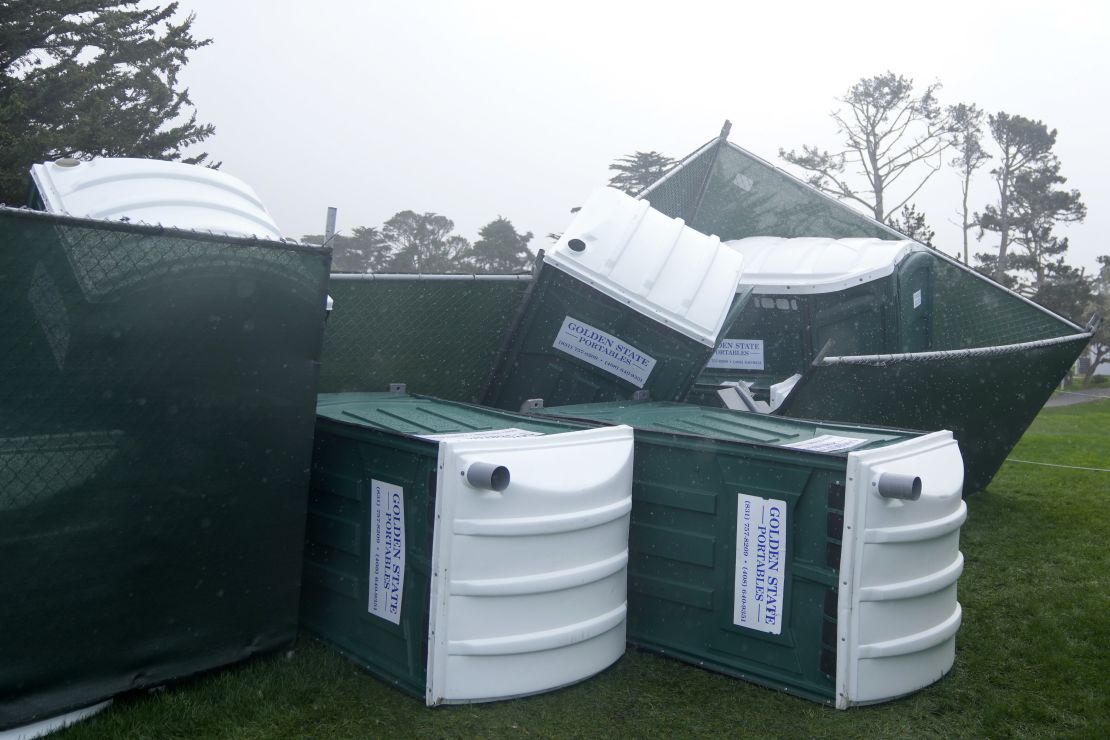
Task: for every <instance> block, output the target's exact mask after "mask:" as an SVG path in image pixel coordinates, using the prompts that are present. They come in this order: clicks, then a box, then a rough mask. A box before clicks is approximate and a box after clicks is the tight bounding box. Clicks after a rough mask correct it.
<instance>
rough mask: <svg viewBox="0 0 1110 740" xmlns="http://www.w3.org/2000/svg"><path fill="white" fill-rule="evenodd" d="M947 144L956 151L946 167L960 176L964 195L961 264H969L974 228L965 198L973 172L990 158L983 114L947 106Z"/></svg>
mask: <svg viewBox="0 0 1110 740" xmlns="http://www.w3.org/2000/svg"><path fill="white" fill-rule="evenodd" d="M948 119H949V126H950V127H949V134H948V135H949V144H951V146H952V148H953V149H954V150H955V151H956V155H955V156H954V157H952V160H951V161H950V162H949V164H950V165H951V166H952V167H954V168H955V169H956V172H957V174H958V175H959V176H960V193H961V194H962V196H963V200H962V201H961V207H960V219H961V221H960V228H961V229H962V231H963V243H964V264H968V263H969V261H970V254H969V248H968V233H969V232H970V231H971V229H972V228H974V227H975V219H974V218H973V217H972V215H971V210H970V208H969V207H968V203H967V198H968V193H969V191H970V189H971V178H972V176H973V175H974V174H975V171H976V170H977V169H979V168H980V167H982V166H983V165H984V164H986V161H987V160H988V159H990V158H991V155H989V154H987V152H986V150H985V149H983V111H981V110H979V108H977V107H976V106H975V105H969V104H967V103H959V104H958V105H951V106H949V107H948Z"/></svg>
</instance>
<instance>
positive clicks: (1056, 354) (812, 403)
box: [689, 237, 1090, 492]
mask: <svg viewBox="0 0 1110 740" xmlns="http://www.w3.org/2000/svg"><path fill="white" fill-rule="evenodd" d="M728 244H729V246H731V247H732V248H734V249H736V250H737V251H739V252H740V253H741V254H742V255H743V256H744V265H745V270H744V276H743V277H742V279H741V286H742V290H743V291H744V292H743V295H744V296H745V298H746V302H745V303H744V305H743V307H742V310H741V311H740V312H739V314H738V316H737V318H736V320H735V322H734V323H733V324H732V325H731V326H730V327H729V328H728V329H727V330H726V331H725V332H724V338H723V339H722V340H721V343H720V345H719V348H718V351H717V353H716V354H715V355H714V357H713V358H711V359H710V361H709V362H708V363H707V365H706V368H705V370H704V372H703V373H702V375H701V377H700V378H699V380H698V384H697V386H696V389H695V391H694V392H693V393H692V394H691V395H690V397H689V400H691V401H697V402H702V403H712V402H714V401H716V395H717V391H718V389H720V388H722V386H726V385H730V384H731V385H732V386H733V388H732V389H731V391H732V392H734V393H738V394H740V395H741V396H746V397H745V398H743V400H742V404H743V405H742V406H741V405H740V404H733V405H734V406H738V407H746V408H749V409H752V410H760V411H773V412H774V413H777V414H783V415H786V416H792V417H802V418H811V419H835V420H837V421H847V422H855V423H861V424H877V425H883V426H896V427H903V428H911V429H949V430H951V431H952V433H953V434H954V435H955V436H956V439H957V440H959V443H960V451H961V452H962V454H963V456H964V467H965V474H966V482H965V490H966V491H968V492H970V491H975V490H978V489H980V488H983V487H985V486H986V485H987V484H988V483H989V482H990V480H991V478H992V477H993V476H994V474H995V472H997V470H998V468H999V467H1000V466H1001V465H1002V462H1003V460H1005V458H1006V455H1008V454H1009V452H1010V450H1011V449H1012V448H1013V446H1014V445H1015V444H1016V443H1017V441H1018V439H1020V437H1021V435H1022V433H1024V431H1025V429H1026V428H1027V427H1028V426H1029V424H1030V423H1031V422H1032V420H1033V418H1034V417H1035V416H1036V415H1037V413H1038V412H1039V411H1040V409H1041V406H1043V405H1044V402H1045V401H1047V400H1048V397H1049V396H1050V395H1051V394H1052V391H1053V389H1054V388H1055V387H1056V385H1057V384H1058V383H1059V381H1060V378H1062V377H1063V376H1064V374H1065V373H1066V372H1067V369H1068V368H1069V367H1070V366H1071V364H1072V362H1074V361H1075V358H1076V357H1077V356H1078V355H1079V354H1080V353H1081V352H1082V350H1083V347H1084V346H1086V344H1087V342H1088V340H1089V339H1090V333H1089V332H1087V331H1085V330H1084V329H1082V328H1081V327H1079V326H1077V325H1075V324H1073V323H1072V322H1070V321H1068V320H1066V319H1064V318H1062V317H1060V316H1057V315H1056V314H1054V313H1052V312H1051V311H1049V310H1047V309H1045V308H1043V307H1041V306H1038V305H1037V304H1035V303H1033V302H1031V301H1029V300H1027V299H1025V298H1023V297H1022V296H1019V295H1017V294H1016V293H1013V292H1012V291H1009V290H1007V289H1005V288H1003V287H1002V286H1000V285H998V284H996V283H994V282H993V281H990V280H988V279H986V278H984V277H982V276H981V275H979V274H978V273H976V272H974V271H972V270H969V269H967V268H966V267H965V266H963V265H961V264H959V263H956V262H954V261H952V260H950V259H948V258H947V257H945V256H944V255H942V254H941V253H939V252H937V251H936V250H933V249H929V248H927V247H924V246H922V245H920V244H917V243H915V242H912V241H908V240H902V241H895V240H880V239H816V238H798V239H783V238H777V237H752V238H747V239H740V240H737V241H732V242H728ZM748 290H750V293H749V292H747V291H748ZM728 392H729V391H728V390H726V391H725V393H726V394H727V393H728ZM753 402H754V403H753ZM761 404H766V405H765V406H763V405H761Z"/></svg>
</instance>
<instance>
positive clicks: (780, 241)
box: [725, 236, 925, 294]
mask: <svg viewBox="0 0 1110 740" xmlns="http://www.w3.org/2000/svg"><path fill="white" fill-rule="evenodd" d="M725 244H726V245H727V246H728V247H730V248H732V249H734V250H736V251H737V252H738V253H740V254H742V255H743V256H744V276H743V277H742V278H741V280H740V284H741V285H743V286H744V287H747V286H752V287H753V288H754V292H756V293H801V294H809V293H831V292H833V291H837V290H845V289H846V288H851V287H852V286H854V285H859V284H861V283H866V282H870V281H872V280H878V279H880V278H884V277H886V276H887V275H890V274H891V273H893V272H894V268H895V266H896V265H897V264H898V263H899V262H901V261H902V258H903V257H905V256H906V255H907V254H909V253H910V252H912V251H916V250H920V249H924V248H925V247H922V246H921V245H920V244H918V243H917V242H914V241H911V240H909V239H906V240H902V241H895V240H884V239H822V238H816V237H803V238H797V239H787V238H783V237H778V236H753V237H749V238H747V239H736V240H733V241H730V242H725Z"/></svg>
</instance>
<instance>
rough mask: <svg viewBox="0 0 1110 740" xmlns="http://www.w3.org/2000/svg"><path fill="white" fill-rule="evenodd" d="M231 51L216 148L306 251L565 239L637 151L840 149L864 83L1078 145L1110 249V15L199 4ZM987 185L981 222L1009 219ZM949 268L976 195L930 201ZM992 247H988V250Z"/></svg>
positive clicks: (952, 181) (1062, 10) (883, 7)
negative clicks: (523, 236) (901, 85)
mask: <svg viewBox="0 0 1110 740" xmlns="http://www.w3.org/2000/svg"><path fill="white" fill-rule="evenodd" d="M181 7H182V11H184V12H188V11H190V10H191V11H194V12H195V13H196V25H195V32H196V34H197V35H198V36H201V37H210V38H212V39H213V43H212V45H211V46H209V47H207V48H205V49H202V50H200V51H198V52H195V53H194V54H193V56H192V58H191V61H190V63H189V65H188V66H187V68H186V70H185V73H184V76H183V77H184V82H185V84H186V85H188V86H189V88H190V89H191V94H192V98H193V102H194V103H195V104H196V107H197V110H198V112H199V114H200V117H201V119H202V120H205V121H209V122H211V123H213V124H215V126H216V135H215V136H214V137H213V138H212V139H210V140H209V142H207V143H206V144H205V146H204V147H203V148H204V149H205V150H207V151H209V152H210V153H211V154H212V155H213V157H214V158H215V159H217V160H223V162H224V166H223V168H224V170H225V171H227V172H229V173H231V174H234V175H236V176H238V177H240V178H242V179H243V180H245V181H247V182H248V183H249V184H250V185H252V186H253V187H254V188H255V189H256V190H257V191H258V192H259V194H260V195H261V196H262V198H263V200H264V201H265V202H266V204H267V206H268V207H269V209H270V211H271V213H272V214H273V215H274V217H275V218H276V219H277V221H278V224H279V225H280V227H281V228H282V230H283V231H284V233H285V234H286V235H287V236H292V237H299V236H301V235H303V234H307V233H320V232H322V231H323V224H324V218H325V209H326V208H327V206H331V205H334V206H337V207H338V208H339V228H340V231H341V232H349V231H350V230H351V229H352V228H353V227H355V226H377V225H380V224H381V223H382V222H383V221H385V220H386V219H388V218H389V217H390V216H391V215H393V214H394V213H395V212H397V211H400V210H404V209H412V210H415V211H435V212H437V213H441V214H443V215H445V216H448V217H449V218H451V219H452V220H454V222H455V225H456V231H457V232H458V233H460V234H462V235H463V236H466V237H468V238H470V239H473V238H475V236H476V234H477V231H478V229H479V228H481V226H482V225H483V224H485V223H487V222H488V221H490V220H491V219H493V218H495V217H497V216H498V215H502V216H505V217H506V218H509V219H511V220H512V221H513V223H514V224H515V225H516V226H517V228H518V230H520V231H532V232H534V233H535V234H536V235H537V236H536V239H535V240H534V241H533V243H532V247H533V249H535V248H537V247H543V246H546V245H547V244H548V241H547V239H546V238H544V236H543V235H544V234H546V233H548V232H550V231H562V230H563V228H565V226H566V224H567V222H568V221H569V220H570V218H571V216H570V215H569V213H568V209H569V208H570V207H571V206H574V205H578V204H580V203H581V202H582V201H583V200H584V199H585V198H586V197H587V195H588V194H589V193H590V192H591V191H592V190H593V189H594V188H595V187H598V186H600V185H603V184H604V183H605V182H606V180H607V179H608V177H609V172H608V171H607V166H608V164H609V163H610V162H611V161H612V160H613V159H614V158H616V157H618V156H620V155H622V154H626V153H630V152H633V151H635V150H649V149H655V150H658V151H662V152H664V153H666V154H669V155H670V156H672V157H676V158H677V157H680V156H683V155H685V154H687V153H688V152H690V151H691V150H693V149H694V148H696V147H697V146H699V145H700V144H702V143H704V142H705V141H706V140H708V139H710V138H712V137H713V136H715V135H716V134H717V132H718V131H719V130H720V126H721V123H722V122H723V121H724V119H726V118H728V119H731V120H732V122H733V128H732V135H731V137H730V138H731V140H732V141H733V142H735V143H737V144H739V145H740V146H743V147H745V148H747V149H749V150H751V151H753V152H755V153H756V154H759V155H760V156H762V157H764V158H766V159H768V160H771V161H774V162H775V163H776V164H779V165H780V166H781V165H782V163H781V162H780V161H779V160H778V156H777V153H778V149H779V147H780V146H783V147H786V148H788V149H789V148H792V147H797V146H799V145H801V144H819V145H822V146H825V147H830V148H831V147H834V146H836V145H837V137H836V136H835V129H834V128H833V123H832V121H831V120H830V119H829V117H828V113H829V111H830V110H832V109H833V108H834V107H835V106H836V103H835V101H834V98H835V97H836V96H838V95H841V94H843V92H844V91H845V90H846V89H847V88H848V87H849V86H850V85H851V84H852V83H853V82H855V81H856V80H858V79H859V78H860V77H863V76H871V75H874V74H878V73H881V72H884V71H886V70H887V69H890V70H892V71H894V72H896V73H900V74H904V75H906V76H909V77H912V78H914V80H915V81H917V82H918V83H920V84H925V83H928V82H931V81H933V80H939V81H941V82H942V83H943V84H944V87H943V89H942V90H941V93H940V100H941V102H942V103H943V104H949V103H956V102H970V103H976V104H977V105H979V106H980V107H981V108H984V109H986V110H987V111H989V112H995V111H999V110H1004V111H1006V112H1008V113H1017V114H1021V115H1024V116H1027V117H1031V118H1037V119H1040V120H1043V121H1044V122H1045V123H1046V124H1048V125H1049V126H1050V127H1053V128H1057V129H1059V138H1058V140H1057V147H1056V151H1057V153H1058V155H1059V157H1060V159H1061V161H1062V163H1063V173H1064V174H1065V175H1066V176H1067V177H1068V180H1069V182H1068V186H1069V187H1075V188H1078V189H1079V190H1080V191H1081V192H1082V193H1083V196H1084V200H1085V202H1086V204H1087V206H1088V210H1089V216H1088V218H1087V221H1086V223H1084V224H1080V225H1074V226H1070V227H1067V228H1065V229H1064V230H1063V232H1062V233H1064V234H1066V235H1068V236H1069V237H1070V238H1071V243H1072V248H1071V251H1070V252H1069V256H1070V259H1069V261H1070V262H1072V263H1073V264H1077V265H1083V266H1086V267H1088V269H1090V268H1093V267H1094V265H1095V256H1096V255H1098V254H1105V253H1108V252H1110V244H1108V242H1107V238H1106V237H1107V236H1108V235H1110V214H1107V211H1106V208H1105V204H1106V201H1107V198H1108V197H1110V185H1108V184H1107V182H1106V177H1105V172H1106V170H1107V164H1108V160H1110V157H1108V156H1107V143H1106V135H1107V134H1106V132H1107V126H1106V113H1107V106H1108V101H1110V95H1108V93H1110V83H1108V78H1110V50H1108V48H1107V45H1108V36H1107V32H1108V31H1110V3H1102V2H1094V1H1091V2H1067V3H1061V4H1059V5H1058V6H1055V7H1050V6H1049V5H1048V4H1047V3H1043V2H1025V1H1023V0H1009V1H1007V2H976V1H975V0H964V1H963V2H947V1H934V2H931V3H912V4H909V3H897V2H890V1H889V0H887V1H886V2H848V1H844V2H814V3H808V2H781V3H778V4H774V3H754V2H696V1H691V0H686V1H685V2H675V1H674V0H671V2H652V1H648V0H640V1H639V2H608V1H603V0H592V1H590V2H579V1H578V0H559V2H546V3H532V2H526V1H524V0H517V1H516V2H509V1H505V2H500V1H497V2H493V1H491V2H438V1H431V0H423V1H420V2H409V3H405V2H354V1H353V0H316V2H311V3H305V2H291V1H289V0H235V2H228V0H182V2H181ZM991 187H992V185H991V183H990V181H989V180H988V176H987V175H986V174H985V173H984V174H982V175H981V176H980V179H979V181H978V183H976V185H975V186H974V191H973V198H972V200H973V203H974V206H975V207H976V208H980V209H981V207H982V206H983V205H984V204H986V203H987V202H989V200H990V197H991V194H992V192H991ZM916 200H917V202H918V204H919V207H920V208H922V209H923V210H924V211H925V213H926V216H927V218H928V220H929V223H930V224H931V225H932V226H933V228H934V229H935V230H936V231H937V239H936V243H937V245H938V246H939V247H941V248H942V249H944V250H945V251H947V252H949V253H953V252H955V251H957V249H958V248H959V245H960V243H961V242H960V232H959V228H958V227H957V226H955V225H954V224H955V222H956V220H957V219H958V215H957V212H956V209H957V207H958V204H959V186H958V180H957V178H956V175H955V174H954V173H953V172H951V171H950V170H944V171H941V172H939V173H938V174H936V175H935V176H934V177H933V179H932V180H931V181H930V183H929V184H928V185H926V188H925V190H924V191H923V192H922V193H921V194H920V195H919V197H918V198H917V199H916ZM987 243H988V242H987V241H986V240H985V241H984V245H986V244H987Z"/></svg>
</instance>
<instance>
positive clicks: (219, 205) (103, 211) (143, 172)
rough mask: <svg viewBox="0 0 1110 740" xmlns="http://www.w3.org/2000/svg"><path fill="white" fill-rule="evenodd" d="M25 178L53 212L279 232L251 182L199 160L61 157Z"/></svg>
mask: <svg viewBox="0 0 1110 740" xmlns="http://www.w3.org/2000/svg"><path fill="white" fill-rule="evenodd" d="M31 177H32V178H33V179H34V182H35V186H36V187H37V188H38V191H39V195H40V196H42V200H43V203H44V204H45V206H46V210H47V211H49V212H51V213H60V214H65V215H69V216H77V217H80V218H92V219H104V220H109V221H129V222H131V223H142V224H157V225H160V226H167V227H171V228H176V229H188V230H192V231H206V232H212V233H215V234H225V235H227V236H238V237H252V236H253V237H259V238H264V239H272V240H275V241H280V240H281V238H282V237H281V232H280V230H279V229H278V226H277V224H276V223H274V219H273V218H272V217H271V216H270V214H269V212H268V211H267V210H266V206H265V205H263V203H262V201H261V200H260V199H259V198H258V195H257V194H256V193H255V192H254V190H253V189H252V188H251V187H250V186H248V185H247V184H246V183H244V182H243V181H242V180H239V179H238V178H236V177H233V176H231V175H229V174H227V173H225V172H219V171H217V170H213V169H210V168H208V167H202V166H200V165H193V164H184V163H182V162H166V161H162V160H156V159H127V158H118V159H114V158H103V159H93V160H91V161H88V162H83V161H79V160H75V159H60V160H57V161H54V162H45V163H43V164H36V165H33V166H32V167H31Z"/></svg>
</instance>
